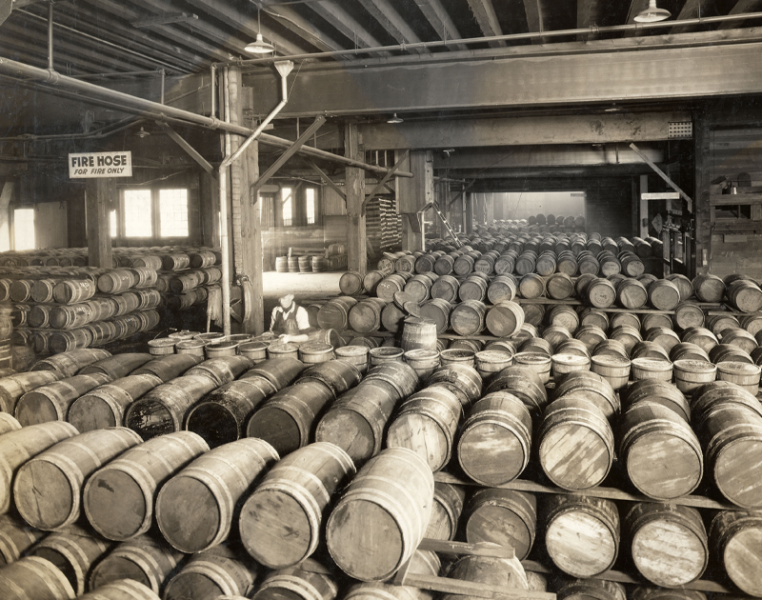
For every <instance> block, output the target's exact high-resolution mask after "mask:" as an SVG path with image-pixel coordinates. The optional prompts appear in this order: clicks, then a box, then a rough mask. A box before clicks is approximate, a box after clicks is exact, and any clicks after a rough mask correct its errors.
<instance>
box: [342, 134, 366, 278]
mask: <svg viewBox="0 0 762 600" xmlns="http://www.w3.org/2000/svg"><path fill="white" fill-rule="evenodd" d="M344 149H345V155H346V157H347V158H352V159H354V160H363V161H364V159H365V156H364V154H365V153H364V151H363V149H362V145H361V141H360V132H359V130H358V128H357V123H353V122H349V123H347V124H346V125H345V127H344ZM345 179H346V186H345V187H346V194H347V268H348V269H349V270H350V271H357V272H359V273H361V274H362V275H365V273H366V271H367V266H368V249H367V243H366V240H367V237H366V231H365V216H364V215H363V214H362V204H363V202H364V201H365V171H364V170H363V169H358V168H355V167H347V168H346V169H345Z"/></svg>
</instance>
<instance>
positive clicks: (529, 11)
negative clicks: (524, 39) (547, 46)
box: [524, 0, 545, 44]
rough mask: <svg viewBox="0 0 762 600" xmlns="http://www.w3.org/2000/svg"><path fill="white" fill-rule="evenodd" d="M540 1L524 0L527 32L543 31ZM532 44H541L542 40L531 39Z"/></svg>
mask: <svg viewBox="0 0 762 600" xmlns="http://www.w3.org/2000/svg"><path fill="white" fill-rule="evenodd" d="M544 8H545V7H544V6H543V3H542V0H524V12H525V13H526V17H527V28H528V29H529V31H533V32H540V31H545V11H544ZM532 43H533V44H543V43H545V40H544V39H543V38H532Z"/></svg>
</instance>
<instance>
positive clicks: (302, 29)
mask: <svg viewBox="0 0 762 600" xmlns="http://www.w3.org/2000/svg"><path fill="white" fill-rule="evenodd" d="M263 12H265V13H267V16H268V17H270V18H271V19H274V20H275V21H277V22H278V23H279V24H280V25H282V26H283V27H285V28H286V29H288V30H289V31H291V32H292V33H295V34H296V35H298V36H299V37H301V38H303V39H304V40H306V41H307V42H309V43H310V44H312V45H313V46H315V48H317V49H318V50H320V51H321V52H332V51H334V50H343V49H344V47H343V46H342V45H341V44H339V43H338V42H337V41H336V40H334V39H333V38H332V37H331V36H329V35H328V34H327V33H325V32H324V31H321V30H320V29H319V28H318V27H317V26H316V25H315V24H314V23H312V22H310V21H309V20H308V19H305V18H304V17H302V16H301V15H300V14H299V13H298V12H296V11H295V10H293V9H292V8H291V7H289V6H286V5H283V4H277V5H272V6H266V7H264V8H263ZM342 60H353V57H351V56H345V57H344V58H343V59H342Z"/></svg>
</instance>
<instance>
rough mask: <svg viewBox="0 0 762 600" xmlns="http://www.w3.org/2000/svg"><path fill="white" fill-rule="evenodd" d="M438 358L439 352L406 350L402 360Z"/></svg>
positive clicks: (422, 349)
mask: <svg viewBox="0 0 762 600" xmlns="http://www.w3.org/2000/svg"><path fill="white" fill-rule="evenodd" d="M438 357H439V352H438V351H437V350H429V349H427V348H416V349H414V350H408V351H407V352H405V355H404V358H405V359H409V360H431V359H434V358H438Z"/></svg>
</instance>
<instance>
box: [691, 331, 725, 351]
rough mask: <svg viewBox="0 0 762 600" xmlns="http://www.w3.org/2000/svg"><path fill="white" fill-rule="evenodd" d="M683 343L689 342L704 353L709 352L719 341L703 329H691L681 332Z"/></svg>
mask: <svg viewBox="0 0 762 600" xmlns="http://www.w3.org/2000/svg"><path fill="white" fill-rule="evenodd" d="M682 341H683V342H689V343H692V344H696V345H697V346H699V347H700V348H701V349H702V350H704V352H709V351H710V350H711V349H712V348H714V347H715V346H716V345H717V344H719V341H718V340H717V337H716V336H715V335H714V334H713V333H712V332H711V331H709V330H708V329H705V328H704V327H691V328H690V329H688V330H686V331H684V332H683V336H682Z"/></svg>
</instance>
